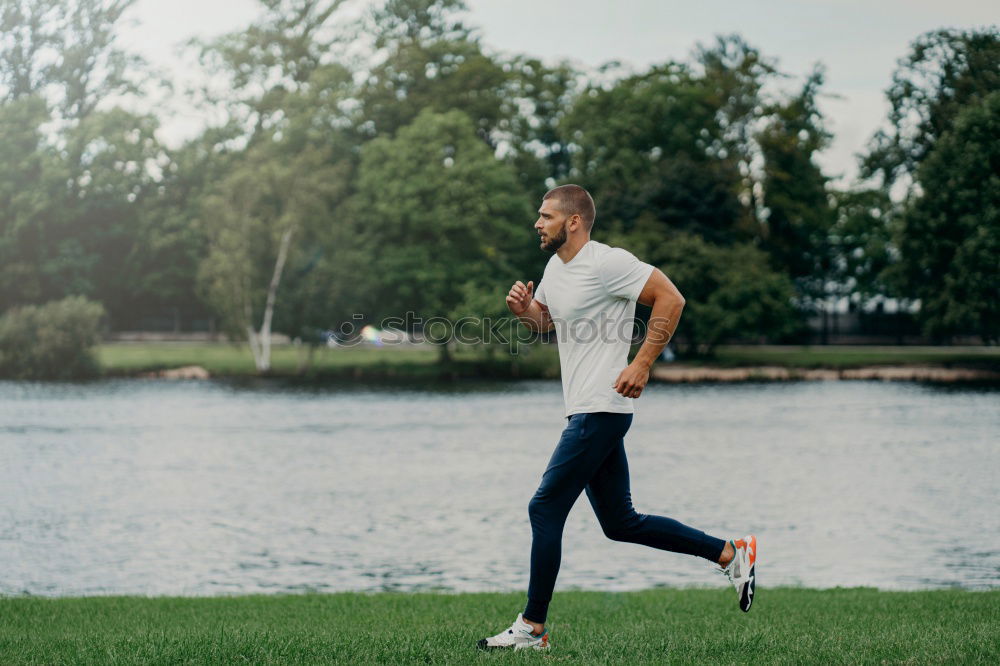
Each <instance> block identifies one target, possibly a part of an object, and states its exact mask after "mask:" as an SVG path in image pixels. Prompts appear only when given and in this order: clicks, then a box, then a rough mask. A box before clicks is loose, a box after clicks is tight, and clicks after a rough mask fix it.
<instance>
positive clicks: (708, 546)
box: [587, 439, 726, 563]
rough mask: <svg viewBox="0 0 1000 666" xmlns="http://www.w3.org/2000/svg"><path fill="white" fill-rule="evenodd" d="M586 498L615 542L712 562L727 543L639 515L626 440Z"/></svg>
mask: <svg viewBox="0 0 1000 666" xmlns="http://www.w3.org/2000/svg"><path fill="white" fill-rule="evenodd" d="M587 498H588V499H589V500H590V505H591V506H592V507H593V508H594V513H596V514H597V519H598V521H600V523H601V528H602V529H603V530H604V534H605V535H607V536H608V538H610V539H614V540H615V541H626V542H629V543H639V544H642V545H644V546H651V547H653V548H659V549H660V550H668V551H671V552H674V553H684V554H686V555H696V556H698V557H703V558H705V559H706V560H711V561H712V562H716V563H717V562H719V558H720V556H721V555H722V553H723V550H724V549H725V547H726V542H725V541H723V540H722V539H717V538H715V537H713V536H710V535H708V534H705V533H704V532H702V531H701V530H696V529H694V528H693V527H688V526H687V525H684V524H683V523H680V522H678V521H676V520H674V519H673V518H666V517H664V516H653V515H647V514H641V513H638V512H636V510H635V509H634V508H633V507H632V494H631V490H630V488H629V474H628V459H627V458H626V456H625V442H624V439H622V440H619V441H618V442H616V443H615V445H614V446H613V447H612V449H611V453H610V454H609V455H608V457H607V458H605V459H604V462H603V464H602V465H601V466H600V468H599V469H598V470H597V472H596V473H595V474H594V477H593V478H592V479H591V480H590V483H589V484H588V485H587Z"/></svg>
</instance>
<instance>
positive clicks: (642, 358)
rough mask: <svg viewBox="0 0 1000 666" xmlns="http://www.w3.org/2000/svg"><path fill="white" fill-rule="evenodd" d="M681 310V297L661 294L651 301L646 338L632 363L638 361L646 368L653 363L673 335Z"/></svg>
mask: <svg viewBox="0 0 1000 666" xmlns="http://www.w3.org/2000/svg"><path fill="white" fill-rule="evenodd" d="M683 310H684V299H683V298H671V297H668V296H661V297H660V298H657V299H656V300H655V301H654V302H653V309H652V312H651V313H650V315H649V325H648V326H647V327H646V339H645V340H644V341H643V343H642V346H641V347H640V348H639V351H638V353H637V354H636V355H635V359H634V360H633V361H632V362H633V363H640V364H642V365H645V366H646V367H647V368H649V367H651V366H652V365H653V361H655V360H656V359H657V358H659V356H660V354H661V353H662V352H663V348H664V347H666V346H667V343H668V342H670V340H671V339H672V338H673V337H674V331H676V330H677V324H678V323H679V322H680V320H681V312H682V311H683Z"/></svg>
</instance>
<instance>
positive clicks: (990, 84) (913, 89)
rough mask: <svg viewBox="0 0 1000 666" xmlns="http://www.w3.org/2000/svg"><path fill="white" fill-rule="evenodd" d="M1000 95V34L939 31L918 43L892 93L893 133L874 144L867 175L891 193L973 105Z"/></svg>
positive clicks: (895, 78)
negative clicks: (990, 96) (891, 188)
mask: <svg viewBox="0 0 1000 666" xmlns="http://www.w3.org/2000/svg"><path fill="white" fill-rule="evenodd" d="M995 90H1000V29H998V28H997V27H996V26H991V27H988V28H983V29H980V30H935V31H932V32H928V33H926V34H923V35H921V36H920V37H919V38H917V40H916V41H914V42H913V45H912V47H911V51H910V54H909V55H908V56H907V57H906V58H904V59H903V60H901V61H900V64H899V67H898V68H897V69H896V71H895V73H893V76H892V84H891V85H890V86H889V89H888V90H887V91H886V97H887V98H888V100H889V103H890V104H891V110H890V111H889V127H888V128H887V129H885V130H880V131H879V132H877V133H876V134H875V136H874V137H873V138H872V141H871V147H870V150H869V153H868V155H867V156H865V158H864V159H863V161H862V175H863V176H865V177H875V176H880V177H881V181H882V185H883V186H884V187H886V188H889V187H891V186H892V185H893V184H894V183H895V182H896V181H897V180H899V179H900V178H901V177H904V176H905V177H907V180H908V181H909V182H908V183H907V188H908V189H909V190H911V191H912V188H913V185H914V183H913V178H914V177H915V176H916V175H917V170H918V168H919V166H920V164H921V163H922V162H923V161H924V160H925V159H927V157H928V156H929V155H930V154H931V151H932V150H933V149H934V144H935V143H936V142H937V140H938V139H939V138H941V137H942V136H943V135H944V134H945V132H947V131H948V130H949V129H950V128H951V127H952V125H953V124H954V122H955V119H956V118H957V117H958V115H959V113H961V111H962V109H963V108H965V107H966V106H967V105H969V104H975V103H977V102H978V101H981V100H982V99H983V98H984V97H986V95H989V94H990V93H992V92H993V91H995Z"/></svg>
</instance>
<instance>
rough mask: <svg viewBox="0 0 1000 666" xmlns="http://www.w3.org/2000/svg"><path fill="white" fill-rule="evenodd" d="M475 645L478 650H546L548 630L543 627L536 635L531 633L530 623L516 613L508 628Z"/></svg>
mask: <svg viewBox="0 0 1000 666" xmlns="http://www.w3.org/2000/svg"><path fill="white" fill-rule="evenodd" d="M476 647H478V648H479V649H480V650H495V649H508V650H509V649H513V650H523V649H525V648H531V649H532V650H546V649H548V647H549V630H548V629H545V630H543V631H542V633H541V634H539V635H538V636H536V635H534V634H533V633H531V625H530V624H528V623H527V622H525V621H524V618H523V617H521V614H520V613H518V614H517V619H516V620H514V624H512V625H510V629H506V630H504V631H501V632H500V633H499V634H497V635H496V636H491V637H489V638H484V639H482V640H480V641H479V642H478V643H477V644H476Z"/></svg>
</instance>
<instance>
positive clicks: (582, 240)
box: [556, 234, 590, 264]
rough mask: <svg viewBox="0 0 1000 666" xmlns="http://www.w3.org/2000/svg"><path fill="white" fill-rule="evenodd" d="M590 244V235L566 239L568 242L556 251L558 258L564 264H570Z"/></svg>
mask: <svg viewBox="0 0 1000 666" xmlns="http://www.w3.org/2000/svg"><path fill="white" fill-rule="evenodd" d="M589 242H590V234H587V235H583V236H577V237H576V238H568V239H566V242H565V243H563V246H562V247H561V248H559V249H558V250H556V256H558V257H559V258H560V259H562V262H563V263H564V264H568V263H569V262H571V261H573V257H575V256H576V255H577V254H578V253H579V252H580V250H582V249H583V246H584V245H586V244H587V243H589Z"/></svg>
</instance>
